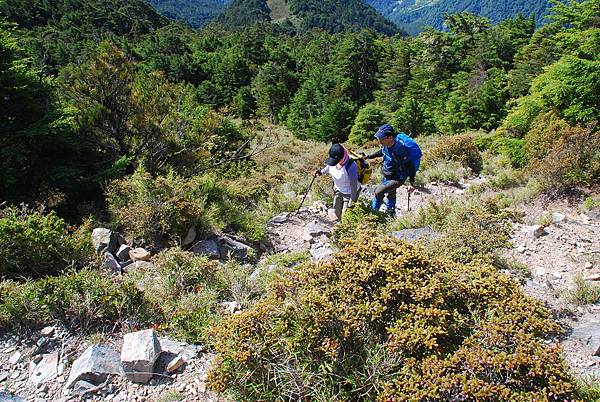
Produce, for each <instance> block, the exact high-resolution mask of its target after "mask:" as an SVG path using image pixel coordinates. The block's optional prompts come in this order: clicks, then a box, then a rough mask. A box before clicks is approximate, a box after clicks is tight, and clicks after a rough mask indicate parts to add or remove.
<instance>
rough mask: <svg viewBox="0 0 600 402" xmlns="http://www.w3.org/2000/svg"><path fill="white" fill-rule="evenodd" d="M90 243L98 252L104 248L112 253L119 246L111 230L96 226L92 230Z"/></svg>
mask: <svg viewBox="0 0 600 402" xmlns="http://www.w3.org/2000/svg"><path fill="white" fill-rule="evenodd" d="M92 244H93V245H94V249H95V250H96V253H98V254H99V253H101V252H102V251H104V250H106V251H108V252H109V253H114V252H115V251H116V250H117V247H118V246H119V240H118V236H117V235H116V234H115V233H114V232H113V231H112V230H110V229H105V228H96V229H94V230H93V231H92Z"/></svg>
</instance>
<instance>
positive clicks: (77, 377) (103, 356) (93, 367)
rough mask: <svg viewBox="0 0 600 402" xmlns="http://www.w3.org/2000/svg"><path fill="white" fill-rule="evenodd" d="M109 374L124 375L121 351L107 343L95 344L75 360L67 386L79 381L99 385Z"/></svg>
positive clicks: (69, 386)
mask: <svg viewBox="0 0 600 402" xmlns="http://www.w3.org/2000/svg"><path fill="white" fill-rule="evenodd" d="M109 374H116V375H120V376H122V375H123V368H122V367H121V358H120V356H119V353H118V352H117V351H116V350H114V349H112V348H111V347H110V346H107V345H102V344H97V345H93V346H90V347H89V348H87V349H86V351H85V352H83V354H82V355H81V356H79V357H78V358H77V360H75V361H74V362H73V366H72V367H71V372H70V373H69V379H68V380H67V383H66V384H65V388H71V386H72V385H73V384H75V383H77V382H78V381H87V382H90V383H92V384H95V385H98V384H100V383H102V382H103V381H105V380H106V378H107V377H108V375H109Z"/></svg>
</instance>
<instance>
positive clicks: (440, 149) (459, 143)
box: [423, 135, 483, 174]
mask: <svg viewBox="0 0 600 402" xmlns="http://www.w3.org/2000/svg"><path fill="white" fill-rule="evenodd" d="M438 161H456V162H460V163H461V164H462V165H463V166H464V167H465V168H469V169H471V171H472V172H473V173H474V174H479V172H481V169H482V168H483V159H482V158H481V154H480V153H479V150H478V149H477V146H476V145H475V142H474V139H473V136H471V135H457V136H452V137H444V138H441V139H440V140H439V141H438V142H437V143H436V144H435V145H434V146H433V147H432V148H431V149H430V150H428V151H427V152H425V154H424V155H423V164H424V167H428V166H431V165H433V164H434V163H435V162H438Z"/></svg>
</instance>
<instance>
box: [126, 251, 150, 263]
mask: <svg viewBox="0 0 600 402" xmlns="http://www.w3.org/2000/svg"><path fill="white" fill-rule="evenodd" d="M129 257H130V258H131V260H132V261H134V262H135V261H150V257H151V254H150V252H148V251H147V250H145V249H143V248H141V247H138V248H134V249H133V250H129Z"/></svg>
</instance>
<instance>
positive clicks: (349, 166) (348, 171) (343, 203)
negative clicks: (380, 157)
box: [314, 144, 360, 220]
mask: <svg viewBox="0 0 600 402" xmlns="http://www.w3.org/2000/svg"><path fill="white" fill-rule="evenodd" d="M324 173H329V174H330V175H331V178H332V179H333V191H334V196H333V209H334V211H335V216H336V217H337V219H338V220H341V219H342V215H343V214H344V212H345V211H346V209H347V208H350V207H351V206H352V204H353V203H354V202H356V199H357V198H358V193H359V191H360V182H359V181H358V180H359V177H358V169H357V164H356V162H355V160H354V159H353V158H351V157H350V154H349V153H348V150H347V149H346V148H344V147H343V146H342V145H340V144H333V145H332V146H331V148H329V157H328V158H327V159H326V160H325V167H324V168H322V169H317V170H316V171H315V174H314V176H315V177H316V176H320V175H322V174H324Z"/></svg>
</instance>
